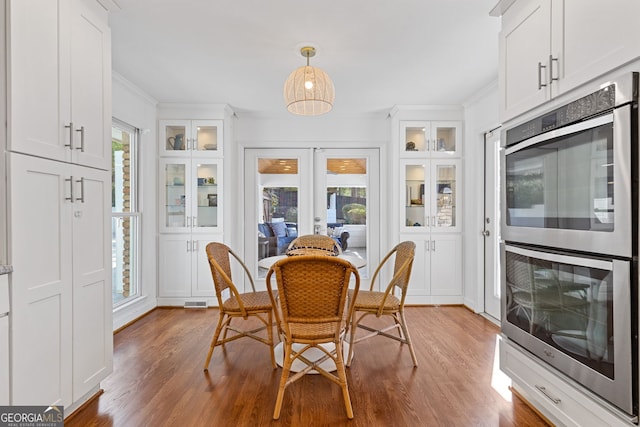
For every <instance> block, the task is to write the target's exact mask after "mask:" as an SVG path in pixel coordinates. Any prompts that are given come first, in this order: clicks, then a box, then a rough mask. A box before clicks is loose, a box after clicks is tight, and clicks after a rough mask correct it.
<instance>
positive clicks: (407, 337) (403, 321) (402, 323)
mask: <svg viewBox="0 0 640 427" xmlns="http://www.w3.org/2000/svg"><path fill="white" fill-rule="evenodd" d="M400 327H401V328H402V334H403V335H404V338H405V340H406V341H407V344H408V345H409V352H410V353H411V359H413V366H414V367H416V368H417V367H418V359H417V358H416V353H415V351H414V350H413V343H412V342H411V336H410V335H409V329H407V319H406V318H405V317H404V311H400Z"/></svg>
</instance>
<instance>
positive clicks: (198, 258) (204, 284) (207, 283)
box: [191, 235, 242, 297]
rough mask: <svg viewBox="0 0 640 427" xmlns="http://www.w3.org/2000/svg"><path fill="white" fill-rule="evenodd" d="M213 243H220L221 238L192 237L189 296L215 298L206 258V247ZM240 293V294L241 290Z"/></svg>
mask: <svg viewBox="0 0 640 427" xmlns="http://www.w3.org/2000/svg"><path fill="white" fill-rule="evenodd" d="M214 241H215V242H221V241H222V236H221V235H220V236H195V235H194V236H193V251H192V272H193V273H192V283H191V296H194V297H215V296H216V292H215V289H214V287H213V277H211V268H210V267H209V259H208V258H207V245H208V244H209V243H210V242H214ZM234 278H235V276H234ZM240 292H242V290H241V289H240Z"/></svg>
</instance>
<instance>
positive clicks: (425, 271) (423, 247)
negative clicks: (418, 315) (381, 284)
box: [381, 234, 431, 297]
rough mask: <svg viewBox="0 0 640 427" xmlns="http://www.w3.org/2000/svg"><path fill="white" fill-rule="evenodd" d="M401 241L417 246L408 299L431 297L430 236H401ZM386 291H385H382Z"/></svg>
mask: <svg viewBox="0 0 640 427" xmlns="http://www.w3.org/2000/svg"><path fill="white" fill-rule="evenodd" d="M400 240H401V241H405V240H411V241H413V242H415V244H416V251H415V256H414V261H413V266H412V267H411V277H410V279H409V288H407V297H424V296H428V295H431V281H430V280H429V256H430V246H429V244H430V242H429V235H428V234H423V235H400ZM381 290H382V291H384V289H381Z"/></svg>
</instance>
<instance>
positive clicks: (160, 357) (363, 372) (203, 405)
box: [65, 307, 546, 427]
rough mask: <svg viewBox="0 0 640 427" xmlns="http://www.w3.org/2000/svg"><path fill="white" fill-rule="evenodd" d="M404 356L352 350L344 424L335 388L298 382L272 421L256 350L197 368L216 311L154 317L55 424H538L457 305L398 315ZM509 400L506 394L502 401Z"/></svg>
mask: <svg viewBox="0 0 640 427" xmlns="http://www.w3.org/2000/svg"><path fill="white" fill-rule="evenodd" d="M406 316H407V323H408V324H409V328H410V331H411V334H412V338H413V340H414V342H415V347H416V354H417V357H418V363H419V365H420V366H419V367H418V368H415V369H414V368H413V364H412V361H411V356H410V354H409V350H408V348H406V347H405V348H403V347H401V346H400V345H399V344H398V343H397V342H395V341H392V340H389V339H384V338H381V337H375V338H372V339H369V340H365V341H363V342H361V343H358V344H357V345H356V349H355V350H356V354H355V357H354V360H353V363H352V365H351V367H350V368H348V369H347V376H348V382H349V392H350V395H351V401H352V404H353V411H354V414H355V418H354V419H353V420H351V421H349V420H348V419H347V417H346V414H345V410H344V405H343V401H342V396H341V394H340V388H339V387H337V386H335V385H334V384H332V383H330V382H329V381H327V380H326V379H325V378H323V377H321V376H320V375H307V376H306V377H305V378H303V379H302V380H300V381H298V382H296V383H295V384H293V385H292V386H290V387H289V388H287V390H286V392H285V398H284V403H283V407H282V414H281V417H280V420H279V421H273V420H272V418H271V417H272V415H273V407H274V404H275V398H276V394H277V389H278V383H279V380H280V375H281V372H282V370H281V369H279V368H278V369H275V370H274V369H272V367H271V363H270V360H269V354H268V350H267V348H266V347H265V346H264V345H263V344H260V343H258V342H256V341H253V340H249V339H242V340H238V341H234V342H232V343H229V344H227V346H226V349H225V350H222V349H221V348H219V347H218V348H216V349H215V351H214V353H213V358H212V360H211V365H210V368H209V372H208V373H205V372H203V370H202V366H203V364H204V360H205V357H206V355H207V350H208V346H209V342H210V339H211V336H212V334H213V329H214V327H215V323H216V321H217V317H218V314H217V310H216V309H207V310H204V309H182V308H171V309H165V308H160V309H156V310H155V311H153V312H151V313H150V314H148V315H147V316H145V317H143V318H142V319H140V320H139V321H137V322H136V323H134V324H132V325H130V326H129V327H127V328H126V329H124V330H122V331H120V332H118V333H117V334H116V335H115V338H114V339H115V345H114V372H113V374H112V375H111V376H110V377H109V378H107V379H106V380H105V381H104V382H103V384H102V386H103V388H104V393H103V394H102V395H101V396H100V397H99V398H97V399H96V400H94V401H93V402H91V403H90V404H88V405H87V406H86V407H84V408H83V409H82V410H80V411H79V412H77V413H76V414H74V415H73V416H72V417H71V419H68V420H67V421H66V422H65V425H66V426H67V427H74V426H82V427H85V426H136V427H137V426H261V425H283V426H289V425H293V426H339V425H344V426H352V427H354V426H367V427H370V426H464V427H466V426H500V427H508V426H518V427H520V426H545V425H546V424H545V422H544V421H543V420H542V419H541V418H539V417H538V416H537V415H536V413H535V412H534V411H532V410H531V409H530V408H529V407H528V406H526V405H525V404H524V403H523V402H522V401H520V400H519V399H518V398H517V397H515V396H514V397H513V402H508V401H505V400H504V399H503V398H502V397H501V396H500V394H499V393H498V392H496V390H494V388H492V385H491V383H492V376H493V369H494V367H493V365H494V355H495V352H496V351H497V348H496V336H497V334H498V328H497V327H496V326H495V325H493V324H492V323H491V322H489V321H487V320H486V319H484V318H482V317H481V316H478V315H475V314H473V313H471V312H470V311H469V310H467V309H465V308H462V307H409V308H407V309H406ZM509 395H510V393H509Z"/></svg>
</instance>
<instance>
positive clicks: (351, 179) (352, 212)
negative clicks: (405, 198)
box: [326, 158, 367, 259]
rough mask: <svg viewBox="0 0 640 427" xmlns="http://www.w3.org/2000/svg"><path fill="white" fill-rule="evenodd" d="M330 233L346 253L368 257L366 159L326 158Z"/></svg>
mask: <svg viewBox="0 0 640 427" xmlns="http://www.w3.org/2000/svg"><path fill="white" fill-rule="evenodd" d="M326 173H327V176H326V182H327V191H326V194H327V234H328V235H329V236H330V237H331V238H333V239H334V240H335V241H336V242H337V243H338V244H339V245H340V247H341V248H342V251H343V252H344V253H348V254H350V255H355V256H359V257H361V258H364V259H366V258H367V160H366V159H364V158H362V159H360V158H358V159H356V158H333V159H327V164H326Z"/></svg>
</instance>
